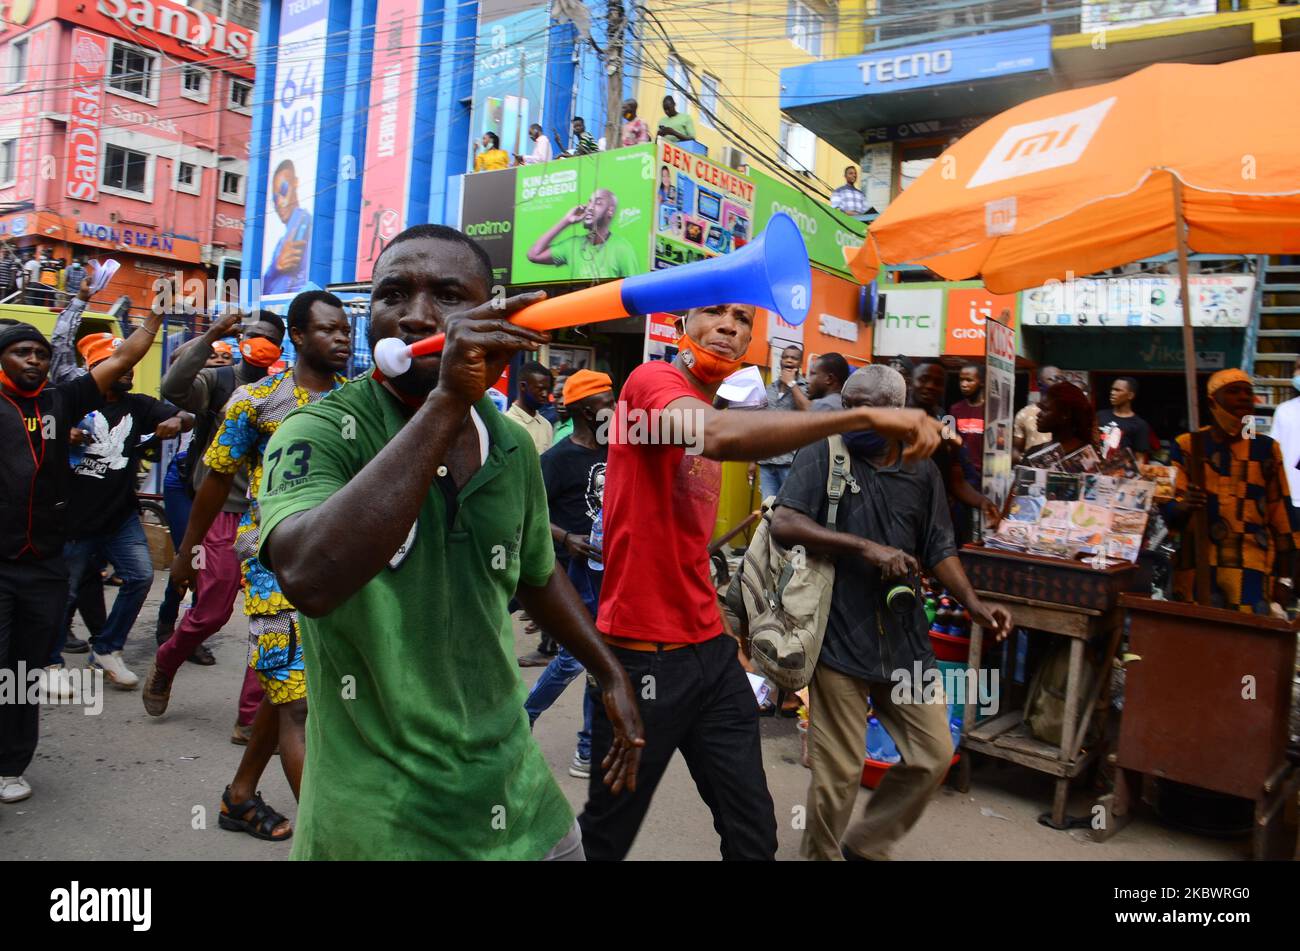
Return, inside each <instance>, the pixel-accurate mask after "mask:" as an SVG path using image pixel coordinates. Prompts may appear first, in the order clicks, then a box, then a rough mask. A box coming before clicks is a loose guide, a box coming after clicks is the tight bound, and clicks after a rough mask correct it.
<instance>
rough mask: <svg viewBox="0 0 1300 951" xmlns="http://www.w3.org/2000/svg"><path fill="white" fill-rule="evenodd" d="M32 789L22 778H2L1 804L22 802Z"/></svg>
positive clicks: (0, 781)
mask: <svg viewBox="0 0 1300 951" xmlns="http://www.w3.org/2000/svg"><path fill="white" fill-rule="evenodd" d="M31 794H32V787H31V786H30V785H29V784H28V782H27V780H25V779H23V778H22V777H21V776H0V802H22V801H23V800H24V799H26V798H27V797H28V796H30V795H31Z"/></svg>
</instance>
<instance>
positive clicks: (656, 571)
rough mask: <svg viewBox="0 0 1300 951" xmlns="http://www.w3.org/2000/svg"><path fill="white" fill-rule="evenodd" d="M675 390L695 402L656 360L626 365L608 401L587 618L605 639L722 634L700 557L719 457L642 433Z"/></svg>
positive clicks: (687, 639) (716, 490)
mask: <svg viewBox="0 0 1300 951" xmlns="http://www.w3.org/2000/svg"><path fill="white" fill-rule="evenodd" d="M683 396H692V397H695V398H696V399H699V400H703V399H704V397H703V395H702V394H701V393H700V392H699V391H698V390H696V389H695V388H694V387H692V386H691V385H690V384H689V383H688V382H687V381H686V378H685V377H683V376H682V374H681V373H680V372H679V371H678V370H677V369H676V368H675V367H673V366H672V364H670V363H666V362H663V361H656V362H654V363H646V364H642V365H641V366H639V367H637V368H636V369H635V370H633V371H632V375H631V376H629V377H628V378H627V382H626V383H625V384H624V385H623V392H622V394H621V395H620V397H619V403H618V405H617V406H616V407H615V413H614V416H613V419H612V421H611V425H610V429H609V436H610V438H609V457H608V460H607V462H606V467H605V499H604V536H605V537H604V542H603V544H604V552H605V580H604V582H603V584H602V586H601V591H600V613H599V615H598V617H597V619H596V627H597V628H599V629H600V630H601V631H602V632H603V633H605V634H608V635H610V636H611V637H625V638H629V639H633V640H641V641H656V642H662V643H672V644H680V643H686V644H698V643H700V642H701V641H707V640H709V639H710V638H713V637H717V636H718V635H719V634H721V633H722V615H721V614H720V613H719V611H718V598H717V593H716V592H715V591H714V589H713V584H712V581H711V580H710V574H709V554H708V545H709V539H710V538H712V536H713V529H714V525H715V524H716V522H717V517H718V496H719V494H720V492H721V490H722V463H720V462H716V461H714V460H712V459H706V458H704V456H702V455H699V454H693V455H688V454H687V452H686V449H685V447H683V446H660V445H648V444H647V442H646V439H645V438H643V437H644V436H648V435H649V434H650V432H651V431H652V427H651V425H650V413H651V412H652V411H654V410H662V409H663V408H664V407H666V406H667V405H668V404H669V403H671V402H672V401H673V400H676V399H680V398H682V397H683ZM687 432H688V434H689V433H691V431H690V430H688V431H687ZM629 433H630V434H631V436H632V440H631V443H630V442H629V440H628V439H627V435H628V434H629ZM699 435H700V436H701V437H702V434H699ZM632 443H635V444H632Z"/></svg>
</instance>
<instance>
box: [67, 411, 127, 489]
mask: <svg viewBox="0 0 1300 951" xmlns="http://www.w3.org/2000/svg"><path fill="white" fill-rule="evenodd" d="M91 421H92V423H91V427H90V437H91V442H90V443H89V444H88V445H87V446H86V454H85V455H84V456H82V457H81V461H80V462H79V463H77V467H76V469H74V470H73V471H74V472H75V474H76V475H84V476H89V477H90V478H92V479H102V478H104V473H106V472H109V471H110V470H117V469H125V468H126V464H127V461H128V458H127V455H128V454H127V440H128V439H130V438H131V414H130V413H127V414H126V415H125V416H123V417H122V419H121V420H120V421H119V422H118V424H117V425H116V426H112V427H110V426H109V425H108V420H107V419H105V418H104V414H103V413H92V414H91Z"/></svg>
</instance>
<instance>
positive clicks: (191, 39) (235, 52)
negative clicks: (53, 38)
mask: <svg viewBox="0 0 1300 951" xmlns="http://www.w3.org/2000/svg"><path fill="white" fill-rule="evenodd" d="M59 17H60V18H61V19H64V20H71V21H73V22H75V23H76V24H77V25H78V26H83V27H87V28H89V29H92V30H99V31H101V32H104V33H108V34H111V35H113V36H120V37H122V38H123V39H126V40H130V41H132V42H135V43H141V44H143V45H156V46H157V47H158V48H159V49H162V50H164V51H166V52H170V53H179V54H181V55H182V56H184V57H185V58H186V59H190V60H202V59H215V60H217V61H218V62H217V64H216V65H218V66H220V67H222V68H225V69H228V70H230V71H232V72H236V73H242V72H244V69H241V68H240V67H244V68H245V69H247V70H249V74H250V75H251V67H252V61H251V57H252V55H253V47H254V45H255V44H256V42H257V34H256V33H254V32H252V31H251V30H246V29H244V28H243V27H241V26H236V25H235V24H233V23H228V22H226V21H225V20H223V19H222V18H221V17H219V16H213V15H211V14H208V13H204V12H203V11H201V10H194V9H191V8H189V7H183V6H181V5H179V4H176V3H172V2H170V0H94V2H93V4H92V0H60V2H59ZM196 53H197V54H199V55H197V56H196V55H195V54H196Z"/></svg>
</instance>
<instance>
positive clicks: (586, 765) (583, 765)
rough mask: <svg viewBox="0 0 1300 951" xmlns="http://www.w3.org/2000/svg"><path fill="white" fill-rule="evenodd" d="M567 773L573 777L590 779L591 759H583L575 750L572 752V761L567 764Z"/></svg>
mask: <svg viewBox="0 0 1300 951" xmlns="http://www.w3.org/2000/svg"><path fill="white" fill-rule="evenodd" d="M569 775H570V776H572V777H573V778H574V779H590V778H591V760H589V759H583V758H582V757H581V756H579V755H578V754H577V752H576V751H575V752H574V754H573V762H572V763H570V764H569Z"/></svg>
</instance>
